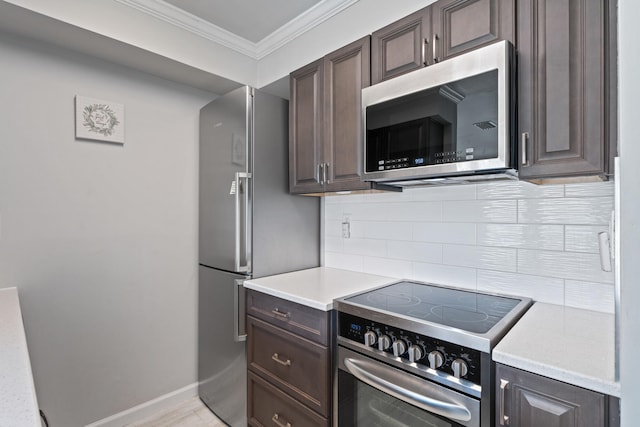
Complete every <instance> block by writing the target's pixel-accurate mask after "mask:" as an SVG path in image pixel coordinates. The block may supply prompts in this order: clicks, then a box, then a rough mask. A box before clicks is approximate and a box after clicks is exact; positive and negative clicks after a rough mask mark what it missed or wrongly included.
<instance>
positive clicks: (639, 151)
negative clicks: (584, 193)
mask: <svg viewBox="0 0 640 427" xmlns="http://www.w3.org/2000/svg"><path fill="white" fill-rule="evenodd" d="M619 7H620V9H619V14H618V19H619V43H620V44H619V67H620V72H619V77H620V80H619V82H618V83H619V87H620V88H621V90H620V92H619V100H620V104H619V106H620V127H619V130H620V138H619V144H620V152H619V153H620V235H621V237H620V250H621V260H620V262H621V264H620V268H621V281H620V302H621V310H620V317H621V328H620V340H621V352H620V386H621V389H622V402H621V405H622V408H621V409H622V419H621V421H622V426H623V427H635V426H637V425H638V420H639V419H640V406H639V405H638V402H640V385H639V380H640V364H639V363H638V354H640V334H639V331H640V310H638V303H639V302H640V264H639V263H638V254H640V224H639V221H640V197H638V183H640V168H638V159H639V158H640V144H638V135H640V122H639V121H638V99H640V83H639V82H638V76H640V57H639V56H638V40H640V28H639V27H638V17H640V2H638V1H637V0H620V1H619Z"/></svg>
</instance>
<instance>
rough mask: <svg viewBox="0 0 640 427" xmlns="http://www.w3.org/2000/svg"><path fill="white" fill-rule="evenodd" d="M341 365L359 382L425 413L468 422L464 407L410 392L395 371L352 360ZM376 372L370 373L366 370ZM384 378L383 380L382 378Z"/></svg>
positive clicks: (468, 415)
mask: <svg viewBox="0 0 640 427" xmlns="http://www.w3.org/2000/svg"><path fill="white" fill-rule="evenodd" d="M343 363H344V366H345V368H346V369H347V371H348V372H349V373H350V374H351V375H353V376H354V377H356V378H357V379H359V380H360V381H362V382H364V383H366V384H369V385H370V386H371V387H374V388H376V389H378V390H380V391H382V392H383V393H387V394H389V395H391V396H393V397H395V398H397V399H400V400H402V401H404V402H406V403H409V404H410V405H414V406H417V407H418V408H421V409H424V410H425V411H429V412H432V413H434V414H438V415H441V416H443V417H446V418H449V419H452V420H457V421H470V420H471V412H470V411H469V409H467V408H466V407H464V406H462V405H459V404H456V403H450V402H444V401H442V400H438V399H433V398H431V397H428V396H425V395H424V394H422V393H420V392H418V391H414V390H410V389H409V387H407V386H410V384H406V386H404V385H403V384H402V383H403V382H404V381H403V375H398V373H397V372H396V371H395V370H392V369H389V368H386V367H384V366H383V365H380V364H375V365H374V364H372V363H369V362H366V361H363V360H357V359H352V358H349V357H347V358H345V359H343ZM367 367H369V368H371V369H370V370H374V371H376V373H375V374H374V373H372V372H370V371H369V370H367ZM383 377H385V378H383Z"/></svg>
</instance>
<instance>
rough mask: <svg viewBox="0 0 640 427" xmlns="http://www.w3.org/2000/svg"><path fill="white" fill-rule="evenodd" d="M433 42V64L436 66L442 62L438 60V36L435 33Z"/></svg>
mask: <svg viewBox="0 0 640 427" xmlns="http://www.w3.org/2000/svg"><path fill="white" fill-rule="evenodd" d="M431 41H432V42H433V63H434V64H435V63H436V62H438V61H440V60H439V59H438V35H437V34H435V33H434V34H433V39H431Z"/></svg>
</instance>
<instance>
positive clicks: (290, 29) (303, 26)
mask: <svg viewBox="0 0 640 427" xmlns="http://www.w3.org/2000/svg"><path fill="white" fill-rule="evenodd" d="M115 1H117V2H118V3H121V4H123V5H126V6H129V7H131V8H134V9H136V10H138V11H141V12H144V13H146V14H148V15H150V16H153V17H154V18H157V19H160V20H162V21H164V22H167V23H169V24H171V25H174V26H176V27H179V28H182V29H183V30H186V31H189V32H191V33H193V34H196V35H198V36H200V37H203V38H205V39H207V40H210V41H212V42H215V43H218V44H220V45H223V46H225V47H228V48H229V49H233V50H235V51H236V52H239V53H241V54H243V55H246V56H249V57H251V58H253V59H256V60H257V59H261V58H263V57H265V56H266V55H268V54H270V53H271V52H273V51H275V50H277V49H279V48H280V47H282V46H284V45H285V44H287V43H288V42H290V41H291V40H293V39H295V38H296V37H298V36H300V35H301V34H303V33H305V32H306V31H309V30H310V29H312V28H314V27H315V26H317V25H319V24H321V23H322V22H324V21H326V20H327V19H329V18H331V17H332V16H334V15H336V14H338V13H340V12H341V11H342V10H344V9H346V8H348V7H349V6H351V5H352V4H354V3H357V2H358V1H359V0H323V1H321V2H320V3H318V4H317V5H315V6H314V7H312V8H310V9H309V10H307V11H305V12H304V13H302V14H300V15H299V16H297V17H296V18H294V19H292V20H291V21H289V22H287V23H286V24H285V25H283V26H282V27H280V28H278V29H277V30H276V31H274V32H273V33H271V34H269V35H268V36H267V37H265V38H264V39H262V40H260V41H259V42H258V43H254V42H251V41H249V40H247V39H245V38H243V37H240V36H238V35H236V34H234V33H232V32H230V31H227V30H225V29H224V28H221V27H219V26H217V25H214V24H212V23H210V22H208V21H205V20H203V19H201V18H199V17H197V16H195V15H192V14H191V13H189V12H186V11H184V10H182V9H180V8H178V7H176V6H174V5H172V4H169V3H166V2H165V1H163V0H115Z"/></svg>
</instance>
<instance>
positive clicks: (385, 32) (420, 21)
mask: <svg viewBox="0 0 640 427" xmlns="http://www.w3.org/2000/svg"><path fill="white" fill-rule="evenodd" d="M430 35H431V7H426V8H424V9H421V10H419V11H417V12H415V13H412V14H411V15H409V16H406V17H404V18H402V19H400V20H398V21H396V22H394V23H393V24H390V25H387V26H386V27H384V28H382V29H380V30H378V31H376V32H374V33H373V34H372V35H371V83H372V84H376V83H379V82H381V81H384V80H389V79H391V78H394V77H397V76H399V75H402V74H405V73H408V72H410V71H414V70H418V69H420V68H422V67H424V66H426V65H428V64H429V63H430V62H429V61H430V57H429V56H428V55H429V52H430V50H429V49H428V47H429V37H430Z"/></svg>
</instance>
